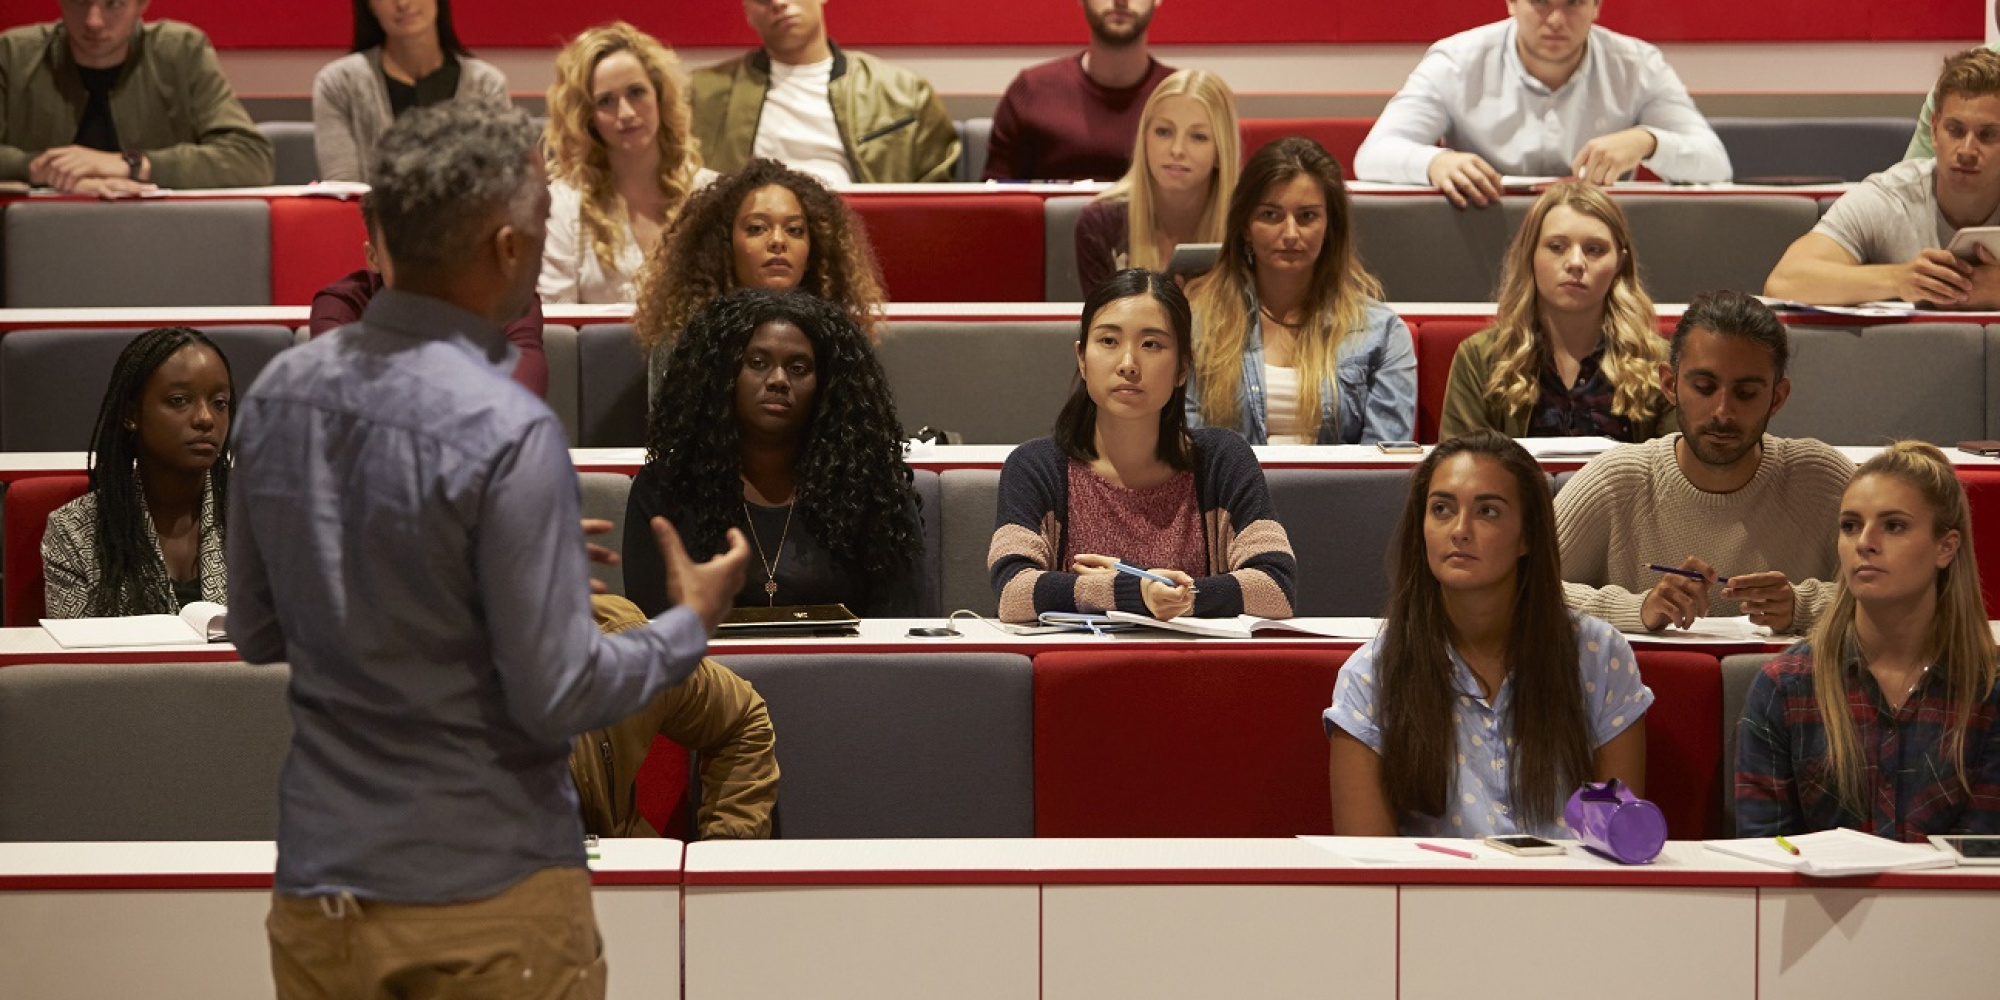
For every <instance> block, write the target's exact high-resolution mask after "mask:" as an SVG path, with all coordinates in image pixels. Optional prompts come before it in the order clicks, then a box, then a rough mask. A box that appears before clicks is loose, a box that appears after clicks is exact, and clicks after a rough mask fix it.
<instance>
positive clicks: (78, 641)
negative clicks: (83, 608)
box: [42, 601, 229, 649]
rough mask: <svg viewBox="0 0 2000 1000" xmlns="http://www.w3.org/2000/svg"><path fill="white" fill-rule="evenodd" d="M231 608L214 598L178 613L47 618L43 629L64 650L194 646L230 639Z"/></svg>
mask: <svg viewBox="0 0 2000 1000" xmlns="http://www.w3.org/2000/svg"><path fill="white" fill-rule="evenodd" d="M228 614H229V609H228V608H225V607H223V606H222V605H220V604H216V603H215V602H213V601H193V602H191V603H189V604H186V605H183V606H182V607H181V613H180V614H177V615H129V616H127V617H124V618H44V619H42V630H43V631H45V632H47V633H48V634H49V638H51V639H54V640H55V641H56V645H58V646H61V647H62V648H64V649H110V648H113V647H117V646H183V645H186V646H194V645H199V644H201V643H205V642H227V641H228V640H229V631H228V628H227V622H226V618H227V615H228Z"/></svg>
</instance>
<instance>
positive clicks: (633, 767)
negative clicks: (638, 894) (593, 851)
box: [569, 594, 778, 840]
mask: <svg viewBox="0 0 2000 1000" xmlns="http://www.w3.org/2000/svg"><path fill="white" fill-rule="evenodd" d="M590 604H591V610H592V611H594V612H596V614H597V625H598V628H600V629H603V630H604V631H605V632H622V631H624V630H625V629H628V628H632V627H634V626H638V625H643V624H645V622H646V617H645V615H643V614H641V613H640V611H639V609H638V607H637V606H635V605H633V603H632V602H631V601H628V600H626V599H625V598H622V597H613V596H606V595H602V594H600V595H597V596H594V597H592V598H591V599H590ZM654 734H659V735H661V736H665V737H666V738H668V739H670V740H673V741H674V742H676V743H679V744H680V745H682V746H684V747H687V748H688V749H689V750H691V751H694V752H695V753H698V754H700V755H701V805H700V806H699V807H698V808H697V810H696V812H695V831H696V836H698V837H699V838H700V839H702V840H717V839H734V840H752V839H761V838H765V837H769V836H770V835H771V810H772V808H773V807H774V806H776V805H777V801H778V758H777V754H776V752H775V747H776V741H775V738H774V737H773V735H772V733H771V715H770V712H769V711H768V710H766V709H765V707H764V699H763V698H762V697H761V696H759V695H758V694H757V690H756V689H755V688H753V687H751V686H750V682H749V681H746V680H744V679H743V678H741V677H738V676H736V674H735V673H734V672H733V671H731V670H730V669H729V668H728V667H725V666H723V665H722V664H720V663H717V662H715V661H714V660H710V659H703V660H702V661H701V664H700V666H697V667H696V668H695V669H694V673H692V674H689V675H688V679H687V680H685V681H682V682H681V683H680V684H677V685H675V686H674V687H672V688H670V689H669V690H667V691H666V692H665V693H663V694H661V695H660V696H659V697H657V698H655V699H653V701H652V703H651V704H649V705H647V706H646V707H645V708H644V709H642V710H641V711H639V712H638V713H637V714H635V715H632V716H631V717H629V718H627V719H625V720H623V721H621V722H618V723H616V724H615V725H612V726H610V727H609V728H606V729H597V730H593V731H591V732H588V733H584V734H582V735H580V736H578V737H577V738H576V741H575V744H574V745H573V746H572V747H571V749H570V755H569V771H570V776H571V777H573V778H574V779H576V796H577V800H578V803H579V804H580V806H581V807H582V813H583V828H584V832H586V833H591V834H595V835H597V836H600V837H657V836H659V833H658V831H655V830H654V829H653V827H652V825H651V824H649V823H647V822H646V819H645V817H643V816H641V815H639V810H638V808H637V806H636V805H635V800H636V798H637V792H638V790H637V779H638V775H639V765H640V764H642V763H644V762H645V760H646V752H647V751H648V750H649V749H651V748H652V745H653V736H654Z"/></svg>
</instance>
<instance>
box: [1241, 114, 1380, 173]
mask: <svg viewBox="0 0 2000 1000" xmlns="http://www.w3.org/2000/svg"><path fill="white" fill-rule="evenodd" d="M1241 126H1242V131H1243V158H1244V159H1245V160H1248V159H1249V158H1250V154H1251V153H1254V152H1256V151H1257V149H1258V147H1260V146H1263V145H1264V144H1265V143H1267V142H1270V141H1271V140H1273V139H1282V138H1284V137H1285V136H1288V135H1302V136H1305V137H1306V138H1308V139H1311V140H1313V141H1314V142H1317V143H1319V144H1320V145H1321V146H1324V147H1326V151H1327V152H1329V153H1332V154H1333V158H1334V159H1336V160H1339V161H1340V173H1341V176H1342V177H1345V178H1346V179H1348V180H1353V179H1354V151H1355V150H1357V149H1360V148H1361V140H1363V139H1366V138H1368V130H1369V129H1371V128H1374V127H1375V119H1373V118H1245V119H1243V120H1242V123H1241Z"/></svg>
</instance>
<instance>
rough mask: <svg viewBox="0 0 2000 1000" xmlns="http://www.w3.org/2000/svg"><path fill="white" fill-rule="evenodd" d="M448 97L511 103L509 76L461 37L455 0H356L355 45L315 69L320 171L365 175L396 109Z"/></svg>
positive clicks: (346, 177)
mask: <svg viewBox="0 0 2000 1000" xmlns="http://www.w3.org/2000/svg"><path fill="white" fill-rule="evenodd" d="M447 101H474V102H479V103H482V104H489V105H492V106H494V107H500V108H504V107H507V106H508V105H509V103H511V98H510V97H509V96H508V94H507V77H506V76H505V75H503V74H502V73H501V72H500V70H499V68H498V67H496V66H494V65H493V64H492V63H489V62H486V61H485V60H482V59H474V58H473V57H472V53H470V52H468V51H466V49H465V46H464V45H462V44H460V43H459V40H458V32H457V31H456V30H455V29H454V28H453V27H452V23H451V0H354V47H353V49H352V50H351V52H350V54H348V55H345V56H342V57H341V58H339V59H335V60H334V61H332V62H330V63H327V64H326V65H325V66H324V67H321V69H320V71H319V75H318V76H315V77H313V102H312V103H313V149H314V152H315V154H316V155H317V157H318V159H319V179H320V180H323V181H365V180H367V179H368V178H367V176H366V175H367V172H368V158H369V156H370V155H371V154H372V153H373V152H374V150H375V140H376V139H378V138H380V137H381V135H382V133H383V132H384V131H385V130H387V129H388V127H389V123H390V122H393V121H395V120H396V116H397V115H400V114H402V113H403V112H404V111H407V110H409V109H410V108H421V107H428V106H430V105H432V104H443V103H445V102H447Z"/></svg>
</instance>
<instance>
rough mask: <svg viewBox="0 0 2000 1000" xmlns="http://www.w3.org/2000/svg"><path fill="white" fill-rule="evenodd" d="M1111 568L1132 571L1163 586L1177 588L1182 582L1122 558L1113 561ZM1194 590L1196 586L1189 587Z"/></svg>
mask: <svg viewBox="0 0 2000 1000" xmlns="http://www.w3.org/2000/svg"><path fill="white" fill-rule="evenodd" d="M1111 568H1112V569H1115V570H1117V571H1118V572H1120V573H1130V574H1132V575H1133V576H1136V577H1138V578H1139V579H1141V580H1151V581H1153V582H1154V583H1157V584H1159V585H1160V586H1162V587H1176V588H1177V587H1179V586H1180V584H1178V583H1175V582H1174V581H1172V580H1169V579H1167V578H1166V577H1164V576H1161V575H1160V574H1158V573H1155V572H1153V571H1151V570H1145V569H1140V568H1139V567H1137V566H1134V565H1132V564H1130V563H1128V562H1126V561H1124V560H1122V559H1121V560H1119V561H1117V562H1115V563H1112V564H1111ZM1194 592H1195V590H1194V588H1193V587H1189V588H1188V593H1190V594H1192V593H1194Z"/></svg>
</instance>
